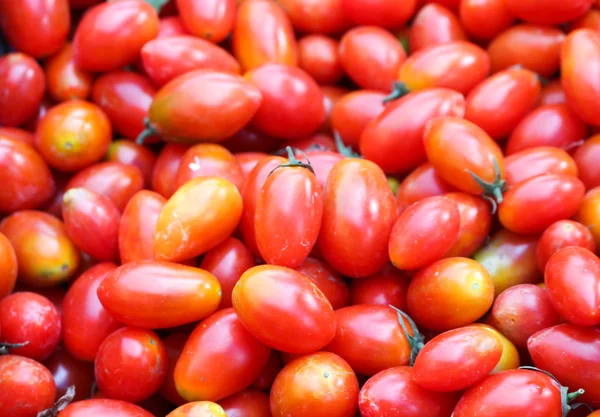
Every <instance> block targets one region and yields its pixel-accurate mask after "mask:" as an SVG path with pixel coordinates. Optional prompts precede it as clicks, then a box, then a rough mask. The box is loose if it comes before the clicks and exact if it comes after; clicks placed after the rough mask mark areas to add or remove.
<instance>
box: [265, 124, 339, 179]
mask: <svg viewBox="0 0 600 417" xmlns="http://www.w3.org/2000/svg"><path fill="white" fill-rule="evenodd" d="M287 146H290V147H292V148H293V149H294V150H297V151H298V150H299V151H302V152H305V153H306V152H310V153H313V152H319V151H325V152H329V153H337V146H336V143H335V140H334V139H333V138H332V137H331V136H330V135H328V134H327V133H315V134H314V135H312V136H309V137H307V138H305V139H300V140H289V141H286V142H284V144H283V146H282V148H283V149H281V150H280V151H278V152H277V153H278V154H281V155H284V154H285V153H286V152H285V148H286V147H287ZM340 155H341V154H340ZM302 156H304V155H300V157H302ZM313 168H314V167H313ZM315 172H316V170H315ZM317 178H318V175H317Z"/></svg>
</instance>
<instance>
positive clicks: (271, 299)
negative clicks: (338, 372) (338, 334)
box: [232, 265, 335, 353]
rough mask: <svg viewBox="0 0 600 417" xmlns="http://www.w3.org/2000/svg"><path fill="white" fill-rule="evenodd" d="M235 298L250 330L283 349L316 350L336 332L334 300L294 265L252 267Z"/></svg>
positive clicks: (239, 313) (259, 338)
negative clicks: (331, 300) (293, 267)
mask: <svg viewBox="0 0 600 417" xmlns="http://www.w3.org/2000/svg"><path fill="white" fill-rule="evenodd" d="M232 302H233V308H234V309H235V312H236V313H237V315H238V316H239V318H240V320H241V321H242V323H243V324H244V326H246V328H247V329H248V330H249V331H250V333H252V334H253V335H254V336H255V337H256V338H257V339H258V340H260V341H261V342H263V343H264V344H266V345H268V346H270V347H272V348H274V349H277V350H280V351H283V352H290V353H311V352H316V351H318V350H319V349H321V348H323V347H324V346H325V345H327V343H329V342H330V341H331V339H332V338H333V336H334V334H335V315H334V313H333V308H332V307H331V304H330V303H329V301H328V300H327V298H325V295H323V293H322V292H321V291H320V290H319V289H318V288H317V286H316V285H315V284H314V283H313V282H312V281H311V280H310V278H308V277H306V276H305V275H303V274H301V273H299V272H297V271H294V270H293V269H288V268H285V267H280V266H272V265H262V266H255V267H253V268H250V269H248V270H247V271H246V272H244V274H243V275H242V276H241V278H240V280H239V281H238V282H237V284H236V285H235V288H234V289H233V294H232Z"/></svg>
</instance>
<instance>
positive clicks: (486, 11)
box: [458, 0, 515, 41]
mask: <svg viewBox="0 0 600 417" xmlns="http://www.w3.org/2000/svg"><path fill="white" fill-rule="evenodd" d="M458 15H459V17H460V21H461V23H462V24H463V26H464V28H465V31H466V32H467V33H468V34H469V35H471V36H472V37H473V38H475V39H478V40H481V41H491V40H492V39H494V38H495V37H496V36H497V35H498V34H500V33H501V32H502V31H504V30H505V29H508V28H509V27H510V26H511V25H512V23H513V22H514V21H515V17H514V16H513V15H512V14H510V12H509V11H508V8H507V7H506V5H505V4H504V0H462V1H461V2H460V8H459V11H458Z"/></svg>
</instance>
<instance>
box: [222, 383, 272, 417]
mask: <svg viewBox="0 0 600 417" xmlns="http://www.w3.org/2000/svg"><path fill="white" fill-rule="evenodd" d="M219 405H220V406H221V407H223V410H224V411H225V414H226V415H227V416H231V417H271V407H270V405H269V395H268V394H265V393H264V392H261V391H258V390H255V389H251V388H248V389H245V390H243V391H240V392H238V393H237V394H234V395H230V396H229V397H227V398H224V399H222V400H221V401H219Z"/></svg>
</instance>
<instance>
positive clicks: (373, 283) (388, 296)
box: [350, 265, 410, 310]
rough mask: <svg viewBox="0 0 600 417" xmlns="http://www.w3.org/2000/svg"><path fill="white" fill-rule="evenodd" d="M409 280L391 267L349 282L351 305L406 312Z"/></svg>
mask: <svg viewBox="0 0 600 417" xmlns="http://www.w3.org/2000/svg"><path fill="white" fill-rule="evenodd" d="M409 282H410V281H409V278H408V277H407V276H406V275H405V274H404V273H402V272H401V271H399V270H397V269H396V268H394V267H393V266H391V265H387V266H385V267H384V268H383V269H382V270H381V271H379V272H378V273H376V274H374V275H372V276H370V277H367V278H361V279H353V280H351V281H350V295H351V304H352V305H358V304H376V305H384V306H389V305H392V306H394V307H396V308H398V309H400V310H406V291H407V290H408V284H409Z"/></svg>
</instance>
